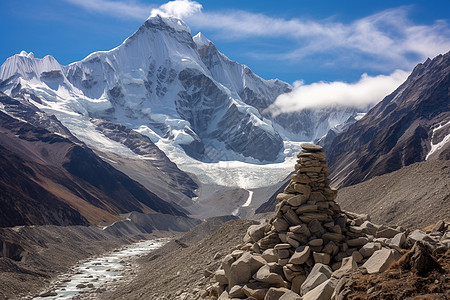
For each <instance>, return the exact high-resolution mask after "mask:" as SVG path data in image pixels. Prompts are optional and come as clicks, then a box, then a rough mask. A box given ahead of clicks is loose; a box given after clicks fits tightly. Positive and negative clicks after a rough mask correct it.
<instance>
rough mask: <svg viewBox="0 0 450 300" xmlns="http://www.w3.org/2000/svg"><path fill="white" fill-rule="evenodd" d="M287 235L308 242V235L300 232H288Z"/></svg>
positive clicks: (301, 241)
mask: <svg viewBox="0 0 450 300" xmlns="http://www.w3.org/2000/svg"><path fill="white" fill-rule="evenodd" d="M286 235H287V237H288V238H292V239H294V240H296V241H298V242H300V243H301V244H306V243H307V242H308V237H307V236H306V235H303V234H300V233H294V232H288V233H287V234H286Z"/></svg>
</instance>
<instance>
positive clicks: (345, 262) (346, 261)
mask: <svg viewBox="0 0 450 300" xmlns="http://www.w3.org/2000/svg"><path fill="white" fill-rule="evenodd" d="M356 269H358V264H357V263H356V261H355V260H354V259H353V257H352V256H350V257H345V258H343V259H342V264H341V267H340V268H339V269H337V270H336V271H334V272H333V273H332V276H333V277H335V278H341V277H342V276H344V275H346V274H348V273H351V272H353V271H354V270H356Z"/></svg>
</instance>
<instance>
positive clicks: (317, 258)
mask: <svg viewBox="0 0 450 300" xmlns="http://www.w3.org/2000/svg"><path fill="white" fill-rule="evenodd" d="M313 258H314V262H315V263H316V264H317V263H320V264H325V265H328V264H329V263H330V260H331V257H330V255H329V254H327V253H318V252H313Z"/></svg>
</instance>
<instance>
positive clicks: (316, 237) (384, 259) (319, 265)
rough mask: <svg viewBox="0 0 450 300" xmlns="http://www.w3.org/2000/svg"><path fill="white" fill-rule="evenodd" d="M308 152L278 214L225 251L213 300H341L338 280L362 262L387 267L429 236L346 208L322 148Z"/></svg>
mask: <svg viewBox="0 0 450 300" xmlns="http://www.w3.org/2000/svg"><path fill="white" fill-rule="evenodd" d="M302 149H303V150H302V152H301V153H299V154H298V160H297V164H296V165H295V170H296V173H295V174H294V175H292V178H291V180H290V182H289V184H288V185H287V187H286V188H285V190H284V191H283V193H280V194H279V195H278V196H277V201H278V203H277V205H276V211H275V216H274V217H273V218H272V219H271V220H270V222H269V223H268V224H261V225H253V226H250V227H249V229H248V230H247V233H246V235H245V237H244V242H245V244H244V245H241V246H239V248H238V249H235V251H233V252H232V253H231V254H229V255H227V256H225V258H224V259H223V260H222V264H221V267H220V268H219V270H217V271H216V272H215V277H214V281H215V283H214V285H213V286H211V287H210V289H209V291H208V292H209V294H210V295H216V296H215V297H214V296H213V297H210V298H212V299H215V298H216V297H219V296H220V297H219V300H222V299H261V300H272V299H280V300H289V299H302V298H300V295H301V296H302V297H303V300H313V299H316V300H317V299H341V298H339V297H337V296H336V295H337V294H339V293H342V290H341V287H342V286H343V284H341V283H339V282H341V281H342V282H345V281H346V280H347V279H348V274H349V273H351V272H353V271H354V270H356V269H357V268H358V264H359V265H361V266H362V268H363V269H365V270H366V272H368V273H376V272H381V271H384V270H386V269H387V268H388V267H389V265H390V264H391V263H392V262H394V261H395V260H397V259H398V258H399V257H400V254H399V251H400V250H401V248H403V247H405V246H406V245H407V244H408V242H407V241H408V240H411V241H417V240H419V239H422V240H423V239H425V238H424V236H425V235H423V234H421V233H414V232H413V234H411V235H410V236H409V237H407V236H406V235H405V233H404V232H403V230H402V229H401V228H397V229H394V228H391V227H388V226H384V225H381V226H380V225H376V224H373V223H371V222H370V220H369V217H368V216H367V215H358V214H353V213H349V212H343V211H341V209H340V207H339V205H338V204H337V203H336V202H335V201H334V200H335V199H336V196H337V191H336V190H335V189H333V188H330V186H329V184H330V181H329V180H328V178H327V176H328V166H327V162H326V161H325V154H324V153H323V152H322V147H320V146H317V145H314V144H303V145H302ZM440 227H443V226H440ZM440 227H439V228H440ZM444 227H445V226H444ZM449 228H450V226H449ZM441 231H442V230H441ZM439 232H440V231H439ZM443 236H444V235H443V234H441V235H439V238H440V240H442V239H444V238H446V237H445V236H444V237H443ZM444 241H447V240H444ZM428 242H429V243H431V239H429V241H428ZM435 242H436V241H435ZM436 243H437V242H436ZM409 244H411V243H409ZM441 244H444V242H442V241H441ZM333 294H334V296H333V297H332V295H333ZM280 295H283V296H282V297H280ZM283 297H284V298H283Z"/></svg>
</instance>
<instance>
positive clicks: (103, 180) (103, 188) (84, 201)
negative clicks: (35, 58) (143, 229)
mask: <svg viewBox="0 0 450 300" xmlns="http://www.w3.org/2000/svg"><path fill="white" fill-rule="evenodd" d="M1 100H2V102H1V103H2V104H3V105H7V104H11V103H12V104H13V105H16V104H17V103H18V101H17V100H14V99H11V98H9V97H7V96H4V95H2V96H1ZM38 113H39V111H38V110H36V111H35V115H36V114H38ZM41 114H42V112H41ZM35 115H34V116H35ZM31 119H32V118H30V121H31ZM42 119H43V122H42V123H43V124H46V123H47V122H50V121H51V118H48V117H45V118H42ZM51 123H52V124H53V126H54V128H56V127H58V130H59V132H63V130H62V128H63V127H62V126H61V128H59V126H60V124H59V123H53V122H51ZM59 132H58V133H51V132H50V131H48V130H46V129H44V128H41V127H36V126H34V125H32V124H31V123H27V122H24V121H21V120H19V119H16V118H13V117H11V116H9V115H7V114H5V113H3V112H0V133H1V134H0V141H1V146H0V155H1V158H2V159H1V160H0V168H1V169H2V176H1V178H0V190H1V191H2V192H1V193H0V195H1V196H0V199H1V201H2V210H1V226H16V225H39V224H57V225H75V224H78V225H86V224H88V223H91V224H100V223H104V224H107V223H111V222H114V221H117V220H119V219H120V217H119V216H118V215H119V214H120V213H125V212H130V211H138V212H160V213H167V214H174V215H185V214H184V212H182V211H181V210H178V209H177V208H175V207H174V206H173V205H171V204H169V203H167V202H165V201H163V200H162V199H160V198H159V197H157V196H156V195H155V194H153V193H151V192H149V191H148V190H146V189H145V188H144V187H143V186H142V185H140V184H139V183H137V182H135V181H133V180H132V179H130V178H129V177H127V176H126V175H125V174H123V173H121V172H119V171H117V170H116V169H114V168H113V167H111V166H110V165H109V164H107V163H105V162H104V161H103V160H101V159H100V158H99V157H98V156H97V155H95V153H94V152H92V151H91V150H90V149H89V148H87V147H86V146H85V145H84V144H82V143H80V142H79V141H77V140H76V138H74V137H73V136H71V135H69V136H68V137H65V136H63V135H62V134H61V133H59Z"/></svg>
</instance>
